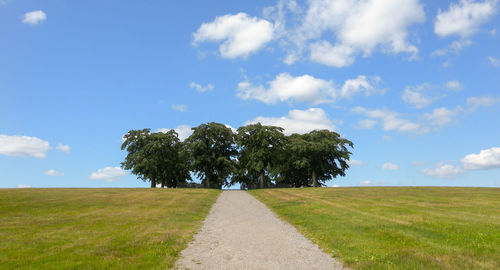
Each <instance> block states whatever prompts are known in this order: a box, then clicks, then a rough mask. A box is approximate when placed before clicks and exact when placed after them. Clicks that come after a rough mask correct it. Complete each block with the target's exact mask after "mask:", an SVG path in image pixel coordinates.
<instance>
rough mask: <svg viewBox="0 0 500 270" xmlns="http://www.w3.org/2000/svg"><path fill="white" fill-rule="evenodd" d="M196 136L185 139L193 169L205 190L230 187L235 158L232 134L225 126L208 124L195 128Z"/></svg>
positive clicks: (194, 133)
mask: <svg viewBox="0 0 500 270" xmlns="http://www.w3.org/2000/svg"><path fill="white" fill-rule="evenodd" d="M192 129H193V134H192V135H191V136H189V138H187V139H186V140H185V144H186V149H187V150H188V151H189V157H190V163H191V169H192V170H193V171H194V172H195V173H196V174H197V176H198V177H199V178H201V179H202V182H203V183H204V184H205V187H207V188H209V187H216V188H222V186H228V185H229V182H228V181H227V179H228V177H229V176H230V175H231V174H232V173H233V171H234V168H235V164H234V163H235V162H234V160H233V157H234V156H235V155H236V149H235V145H234V134H233V131H232V130H231V129H230V128H228V127H226V126H225V125H223V124H219V123H214V122H211V123H207V124H202V125H199V126H197V127H194V128H192Z"/></svg>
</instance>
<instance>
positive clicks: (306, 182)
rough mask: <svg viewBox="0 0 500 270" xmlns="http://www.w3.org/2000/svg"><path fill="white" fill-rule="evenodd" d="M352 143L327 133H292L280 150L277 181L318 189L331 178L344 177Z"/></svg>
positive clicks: (337, 135)
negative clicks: (278, 178)
mask: <svg viewBox="0 0 500 270" xmlns="http://www.w3.org/2000/svg"><path fill="white" fill-rule="evenodd" d="M348 146H350V147H353V143H352V142H351V141H349V140H347V139H344V138H342V137H340V135H339V134H338V133H336V132H332V131H329V130H314V131H311V132H309V133H307V134H304V135H298V134H292V135H291V136H289V137H288V142H287V144H286V146H285V149H284V151H283V156H282V161H281V165H280V169H279V173H280V182H281V183H284V184H290V185H292V186H293V187H300V186H319V185H322V184H324V182H326V181H327V180H330V179H331V178H333V177H337V176H338V175H340V176H345V171H346V170H347V169H348V168H349V165H348V164H347V161H348V160H349V156H350V155H351V152H349V150H348V149H347V147H348Z"/></svg>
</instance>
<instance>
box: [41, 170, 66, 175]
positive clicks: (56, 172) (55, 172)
mask: <svg viewBox="0 0 500 270" xmlns="http://www.w3.org/2000/svg"><path fill="white" fill-rule="evenodd" d="M43 174H45V175H48V176H64V173H62V172H58V171H56V170H54V169H50V170H47V171H44V172H43Z"/></svg>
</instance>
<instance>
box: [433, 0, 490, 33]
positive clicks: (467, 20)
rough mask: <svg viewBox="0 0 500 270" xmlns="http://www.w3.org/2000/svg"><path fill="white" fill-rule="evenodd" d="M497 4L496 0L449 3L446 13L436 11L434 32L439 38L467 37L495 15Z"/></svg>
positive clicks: (463, 0) (469, 0)
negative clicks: (450, 36)
mask: <svg viewBox="0 0 500 270" xmlns="http://www.w3.org/2000/svg"><path fill="white" fill-rule="evenodd" d="M497 2H498V1H497V0H485V1H482V2H475V1H471V0H461V1H460V3H458V4H453V3H451V4H450V7H449V9H448V10H447V11H441V10H439V11H438V15H437V17H436V22H435V24H434V32H435V33H436V34H437V35H439V36H441V37H445V36H449V35H458V36H461V37H469V36H471V35H473V34H474V33H475V32H476V31H477V30H478V28H479V26H480V25H481V24H482V23H485V22H487V21H488V20H489V19H490V18H491V17H492V15H493V14H495V13H496V8H497Z"/></svg>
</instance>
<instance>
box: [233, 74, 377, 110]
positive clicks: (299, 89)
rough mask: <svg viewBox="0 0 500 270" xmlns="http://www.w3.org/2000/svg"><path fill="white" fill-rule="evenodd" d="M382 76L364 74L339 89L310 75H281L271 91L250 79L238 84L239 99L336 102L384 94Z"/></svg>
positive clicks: (276, 79)
mask: <svg viewBox="0 0 500 270" xmlns="http://www.w3.org/2000/svg"><path fill="white" fill-rule="evenodd" d="M379 81H380V77H378V76H373V77H367V76H363V75H360V76H358V77H357V78H355V79H351V80H346V81H345V82H344V84H343V85H342V87H340V88H337V87H335V85H334V82H333V81H331V80H329V81H327V80H323V79H318V78H315V77H312V76H310V75H302V76H297V77H293V76H292V75H290V74H288V73H281V74H278V75H277V76H276V78H274V80H272V81H269V82H268V85H269V86H268V88H266V87H265V86H263V85H253V84H252V83H251V82H249V81H248V80H245V81H242V82H240V83H239V84H238V96H239V97H240V98H242V99H244V100H248V99H255V100H259V101H261V102H264V103H266V104H274V103H276V102H278V101H280V102H285V101H298V102H301V101H305V102H309V103H311V104H320V103H325V102H333V101H334V100H335V99H336V98H351V97H352V96H354V95H356V94H358V93H362V94H364V95H365V96H369V95H372V94H373V93H377V92H383V91H381V90H378V89H377V87H378V83H379Z"/></svg>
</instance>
